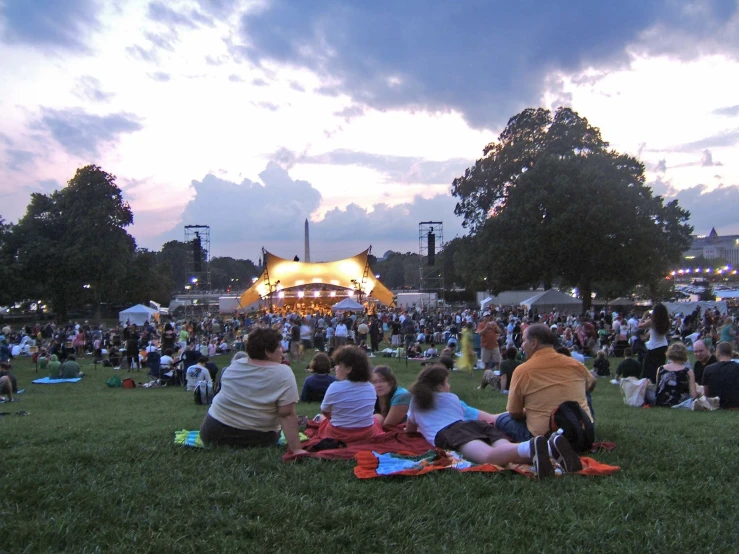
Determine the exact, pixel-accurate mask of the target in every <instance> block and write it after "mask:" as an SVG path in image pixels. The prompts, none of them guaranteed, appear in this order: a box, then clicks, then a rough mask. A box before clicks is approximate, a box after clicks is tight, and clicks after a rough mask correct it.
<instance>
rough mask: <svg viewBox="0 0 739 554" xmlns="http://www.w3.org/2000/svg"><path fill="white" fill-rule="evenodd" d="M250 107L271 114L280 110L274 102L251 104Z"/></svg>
mask: <svg viewBox="0 0 739 554" xmlns="http://www.w3.org/2000/svg"><path fill="white" fill-rule="evenodd" d="M251 105H252V106H256V107H258V108H264V109H265V110H269V111H271V112H276V111H277V110H279V109H280V106H279V105H277V104H275V103H274V102H266V101H264V102H251Z"/></svg>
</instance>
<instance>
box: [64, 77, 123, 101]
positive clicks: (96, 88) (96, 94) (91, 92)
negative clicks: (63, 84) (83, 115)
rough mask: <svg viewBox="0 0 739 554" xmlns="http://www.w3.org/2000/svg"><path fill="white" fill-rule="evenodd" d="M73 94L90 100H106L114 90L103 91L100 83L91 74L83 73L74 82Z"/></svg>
mask: <svg viewBox="0 0 739 554" xmlns="http://www.w3.org/2000/svg"><path fill="white" fill-rule="evenodd" d="M73 93H74V95H75V96H77V97H78V98H81V99H83V100H89V101H90V102H108V101H109V100H110V99H111V98H113V97H114V96H115V92H105V91H103V87H102V84H101V83H100V81H98V80H97V79H96V78H95V77H92V76H91V75H83V76H82V77H80V78H79V79H77V81H76V83H75V89H74V91H73Z"/></svg>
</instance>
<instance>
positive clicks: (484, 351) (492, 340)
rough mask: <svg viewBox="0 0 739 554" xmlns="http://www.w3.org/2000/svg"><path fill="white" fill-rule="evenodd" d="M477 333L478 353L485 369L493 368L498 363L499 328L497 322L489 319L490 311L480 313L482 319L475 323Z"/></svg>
mask: <svg viewBox="0 0 739 554" xmlns="http://www.w3.org/2000/svg"><path fill="white" fill-rule="evenodd" d="M477 334H478V335H480V354H481V356H480V357H481V358H482V363H483V365H484V366H485V369H490V367H491V363H490V362H491V361H492V368H493V369H495V368H496V367H498V365H500V345H499V344H498V338H499V337H500V329H499V328H498V324H497V323H495V322H494V321H490V312H485V313H483V314H482V321H481V322H480V323H479V324H478V325H477Z"/></svg>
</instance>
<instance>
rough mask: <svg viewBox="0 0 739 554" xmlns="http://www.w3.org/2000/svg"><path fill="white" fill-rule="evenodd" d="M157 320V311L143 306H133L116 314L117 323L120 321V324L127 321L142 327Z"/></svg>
mask: <svg viewBox="0 0 739 554" xmlns="http://www.w3.org/2000/svg"><path fill="white" fill-rule="evenodd" d="M158 319H159V312H157V310H155V309H153V308H149V307H148V306H144V305H143V304H136V305H135V306H131V307H130V308H127V309H125V310H123V311H122V312H118V321H120V322H121V323H126V321H129V322H130V323H135V324H136V325H143V324H144V323H146V322H147V321H154V320H158Z"/></svg>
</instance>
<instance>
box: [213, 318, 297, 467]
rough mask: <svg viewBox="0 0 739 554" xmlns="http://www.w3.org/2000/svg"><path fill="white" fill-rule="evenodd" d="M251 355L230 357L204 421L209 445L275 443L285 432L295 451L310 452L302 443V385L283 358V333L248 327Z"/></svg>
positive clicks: (247, 445)
mask: <svg viewBox="0 0 739 554" xmlns="http://www.w3.org/2000/svg"><path fill="white" fill-rule="evenodd" d="M246 353H247V355H248V356H249V358H248V359H247V358H240V359H237V358H236V356H234V360H233V361H232V362H231V365H229V366H228V367H227V368H226V369H224V370H223V372H222V374H221V389H220V391H219V392H218V394H216V395H215V396H214V397H213V403H212V404H211V406H210V408H209V409H208V413H207V414H206V415H205V418H204V419H203V423H202V424H201V426H200V439H201V440H202V441H203V443H205V444H206V445H223V446H243V447H251V446H272V445H276V444H277V441H278V439H279V438H280V429H282V432H283V433H284V434H285V439H286V441H287V445H288V448H289V449H290V451H291V452H292V453H293V454H306V451H305V450H303V449H302V448H300V436H299V434H298V416H297V414H296V413H295V404H296V403H297V402H298V385H297V383H296V382H295V375H294V374H293V372H292V370H291V369H290V367H288V366H286V365H283V364H281V363H280V361H281V360H282V354H283V352H282V335H281V334H280V333H279V332H278V331H275V330H274V329H270V328H262V327H258V328H256V329H254V330H253V331H252V332H251V333H249V340H248V342H247V344H246Z"/></svg>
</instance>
